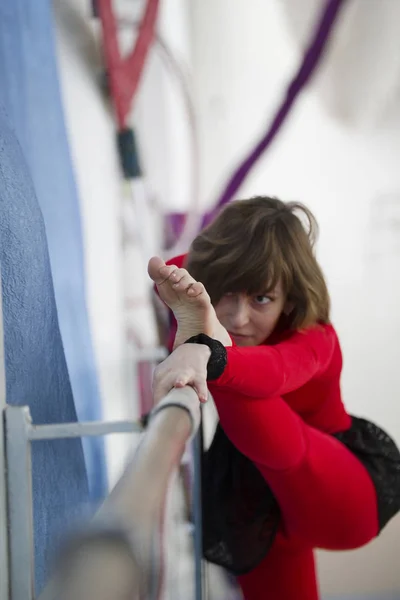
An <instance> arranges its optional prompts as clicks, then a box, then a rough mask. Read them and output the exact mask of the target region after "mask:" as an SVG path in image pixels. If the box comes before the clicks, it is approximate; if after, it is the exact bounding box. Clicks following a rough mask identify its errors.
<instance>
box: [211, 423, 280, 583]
mask: <svg viewBox="0 0 400 600" xmlns="http://www.w3.org/2000/svg"><path fill="white" fill-rule="evenodd" d="M202 503H203V555H204V558H205V559H206V560H208V561H210V562H212V563H214V564H217V565H219V566H221V567H224V568H225V569H228V570H229V571H231V572H232V573H233V574H234V575H241V574H243V573H247V572H248V571H251V570H252V569H253V568H254V567H255V566H257V564H259V563H260V562H261V560H262V559H263V558H264V557H265V556H266V554H267V552H268V550H269V549H270V547H271V545H272V543H273V541H274V538H275V535H276V532H277V530H278V527H279V522H280V513H279V507H278V503H277V501H276V500H275V497H274V495H273V493H272V491H271V490H270V488H269V486H268V485H267V483H266V482H265V480H264V478H263V477H262V475H261V474H260V472H259V471H258V469H257V468H256V467H255V466H254V464H253V463H252V462H251V461H250V460H249V459H248V458H246V457H245V456H244V455H243V454H242V453H241V452H239V450H237V449H236V448H235V446H234V445H233V444H232V443H231V442H230V440H229V439H228V438H227V436H226V435H225V433H224V431H223V429H222V427H221V426H220V425H219V424H218V426H217V430H216V432H215V435H214V438H213V441H212V443H211V446H210V448H209V449H208V450H207V451H206V452H204V454H203V461H202Z"/></svg>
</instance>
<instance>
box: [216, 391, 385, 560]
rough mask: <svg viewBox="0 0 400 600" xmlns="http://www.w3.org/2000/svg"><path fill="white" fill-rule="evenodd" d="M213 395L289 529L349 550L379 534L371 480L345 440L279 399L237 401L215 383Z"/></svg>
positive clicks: (320, 543) (323, 545)
mask: <svg viewBox="0 0 400 600" xmlns="http://www.w3.org/2000/svg"><path fill="white" fill-rule="evenodd" d="M213 396H214V400H215V404H216V406H217V410H218V413H219V417H220V420H221V425H222V427H223V428H224V430H225V432H226V434H227V435H228V437H229V438H230V439H231V441H232V443H233V444H234V445H235V446H236V447H237V448H238V449H239V450H240V451H241V452H242V453H243V454H245V455H246V456H248V457H249V458H250V459H251V460H252V461H254V463H255V464H256V465H257V467H258V468H259V470H260V471H261V473H262V474H263V476H264V477H265V479H266V481H267V482H268V484H269V485H270V487H271V489H272V490H273V492H274V494H275V496H276V498H277V500H278V503H279V505H280V508H281V511H282V517H283V522H284V527H285V530H286V533H287V534H288V535H289V536H295V537H299V538H301V539H302V540H303V541H304V543H306V544H307V545H308V546H310V547H319V548H325V549H331V550H345V549H352V548H357V547H359V546H361V545H364V544H366V543H367V542H369V541H370V540H371V539H373V538H374V537H375V536H376V535H377V533H378V511H377V500H376V493H375V488H374V485H373V483H372V480H371V478H370V477H369V475H368V472H367V470H366V469H365V467H364V466H363V465H362V464H361V463H360V461H359V460H358V459H357V458H356V457H355V456H354V455H353V454H352V453H351V452H350V451H349V450H348V449H347V448H346V447H345V446H344V445H343V444H341V443H340V442H339V441H337V440H336V439H335V438H333V437H332V436H330V435H328V434H324V433H322V432H320V431H317V430H316V429H314V428H312V427H310V426H308V425H306V424H305V423H304V422H303V421H302V419H300V417H299V416H298V415H297V414H296V413H294V412H293V411H292V410H291V409H290V407H289V406H288V405H287V404H286V402H285V401H284V400H283V399H282V398H271V399H266V400H265V401H263V400H260V399H256V400H252V399H251V398H246V399H245V400H244V399H242V398H241V399H239V398H238V399H237V401H235V400H236V398H235V397H232V395H231V394H229V396H230V397H228V396H226V397H224V394H223V393H222V391H221V390H217V389H216V390H214V391H213Z"/></svg>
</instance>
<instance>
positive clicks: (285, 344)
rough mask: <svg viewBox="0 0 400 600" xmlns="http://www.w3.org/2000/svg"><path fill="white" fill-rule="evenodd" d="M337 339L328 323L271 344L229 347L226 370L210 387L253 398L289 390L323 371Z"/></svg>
mask: <svg viewBox="0 0 400 600" xmlns="http://www.w3.org/2000/svg"><path fill="white" fill-rule="evenodd" d="M338 343H339V342H338V339H337V336H336V333H335V331H334V329H333V327H331V326H327V325H325V326H318V327H313V328H312V329H309V330H308V331H305V332H294V333H293V335H291V336H290V338H289V339H287V340H285V341H282V342H279V343H277V344H275V345H272V346H246V347H239V346H232V347H229V348H227V349H226V351H227V354H228V364H227V366H226V368H225V371H224V372H223V374H222V375H221V377H220V378H219V379H216V380H215V381H212V382H210V384H209V387H210V390H211V391H212V388H213V387H214V386H215V387H216V388H227V389H232V390H235V391H237V392H239V393H240V394H243V395H245V396H249V397H252V398H268V397H273V396H281V395H283V394H287V393H289V392H292V391H293V390H296V389H298V388H300V387H302V386H303V385H304V384H305V383H307V382H308V381H310V380H311V379H312V378H313V377H315V376H318V375H321V374H323V373H324V372H325V371H326V369H327V367H328V366H329V364H330V362H331V360H332V356H333V352H334V349H335V346H336V345H337V344H338Z"/></svg>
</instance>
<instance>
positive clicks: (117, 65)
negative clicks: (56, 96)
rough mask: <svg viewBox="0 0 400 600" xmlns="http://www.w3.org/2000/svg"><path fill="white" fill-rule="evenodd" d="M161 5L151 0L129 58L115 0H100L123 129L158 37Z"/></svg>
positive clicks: (104, 39) (111, 79)
mask: <svg viewBox="0 0 400 600" xmlns="http://www.w3.org/2000/svg"><path fill="white" fill-rule="evenodd" d="M158 8H159V0H147V2H146V8H145V12H144V16H143V20H142V22H141V25H140V29H139V33H138V37H137V40H136V43H135V46H134V48H133V50H132V52H131V53H130V54H129V55H128V56H127V57H126V58H122V57H121V53H120V48H119V43H118V36H117V23H116V19H115V15H114V11H113V7H112V0H98V10H99V16H100V19H101V24H102V28H103V42H104V53H105V60H106V64H107V69H108V75H109V79H110V88H111V95H112V97H113V100H114V106H115V111H116V117H117V121H118V127H119V130H120V131H121V130H123V129H124V128H125V126H126V121H127V118H128V114H129V112H130V111H131V109H132V104H133V100H134V97H135V94H136V92H137V87H138V84H139V81H140V77H141V75H142V72H143V67H144V64H145V62H146V58H147V55H148V52H149V50H150V47H151V44H152V42H153V39H154V33H155V25H156V19H157V13H158Z"/></svg>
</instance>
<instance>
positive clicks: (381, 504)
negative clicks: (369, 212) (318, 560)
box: [148, 197, 400, 600]
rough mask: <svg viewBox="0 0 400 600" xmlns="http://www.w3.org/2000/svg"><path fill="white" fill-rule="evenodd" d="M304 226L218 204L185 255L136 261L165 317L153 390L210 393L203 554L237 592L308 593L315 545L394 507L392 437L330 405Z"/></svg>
mask: <svg viewBox="0 0 400 600" xmlns="http://www.w3.org/2000/svg"><path fill="white" fill-rule="evenodd" d="M300 217H302V218H303V220H304V219H305V221H306V223H307V227H305V226H304V225H303V223H302V221H301V218H300ZM315 233H316V223H315V220H314V218H313V216H312V214H311V213H310V211H309V210H307V209H306V208H305V207H304V206H302V205H299V204H294V203H288V204H285V203H283V202H281V201H279V200H277V199H274V198H267V197H257V198H253V199H250V200H245V201H238V202H234V203H232V204H230V205H228V206H227V207H226V208H225V209H224V210H223V211H222V212H221V213H220V215H219V216H218V217H217V218H216V220H215V221H214V222H213V223H212V224H211V225H210V226H209V227H208V228H206V229H205V230H204V231H203V232H201V233H200V235H199V236H198V237H197V238H196V239H195V241H194V242H193V244H192V247H191V249H190V251H189V254H188V255H187V256H184V257H178V258H177V259H174V260H173V261H171V263H172V264H168V265H166V264H165V263H164V262H163V261H162V260H161V259H159V258H153V259H151V261H150V262H149V269H148V270H149V275H150V277H151V278H152V279H153V281H154V282H155V284H156V287H157V291H158V293H159V295H160V297H161V299H162V300H163V301H164V302H165V303H166V304H167V305H168V306H169V308H170V309H171V311H172V312H173V314H174V318H175V328H174V344H173V347H174V351H173V352H172V354H171V355H170V356H169V357H168V358H167V359H166V360H165V361H164V363H162V364H161V365H160V366H159V367H158V368H157V370H156V373H155V379H154V396H155V400H156V401H158V399H160V398H161V397H162V396H163V395H165V393H167V392H168V391H169V390H170V389H171V388H172V387H174V386H175V387H180V386H185V385H192V386H193V387H194V388H195V389H196V390H197V392H198V395H199V398H200V401H203V402H204V401H206V399H207V393H208V392H207V388H208V389H209V390H210V392H211V394H212V396H213V398H214V401H215V405H216V408H217V411H218V415H219V420H220V426H219V427H218V428H217V432H216V435H215V438H214V441H213V443H212V445H211V448H210V450H209V452H208V453H207V455H206V461H205V472H204V482H205V486H204V487H205V491H204V518H205V532H204V551H205V556H206V558H208V559H209V560H212V561H213V562H215V563H217V564H220V565H223V566H225V567H226V568H228V569H229V570H230V571H232V572H233V573H235V574H237V575H239V577H238V579H239V582H240V585H241V587H242V590H243V593H244V596H245V598H246V600H263V599H264V598H265V599H268V600H315V599H317V598H318V589H317V587H318V586H317V583H316V576H315V566H314V549H315V548H324V549H327V550H347V549H354V548H358V547H360V546H362V545H364V544H366V543H368V542H369V541H370V540H372V539H373V538H375V537H376V536H377V535H378V534H379V532H380V530H381V529H382V528H383V527H384V526H385V525H386V523H387V522H388V521H389V520H390V518H391V517H392V516H393V515H394V514H396V512H398V510H399V508H400V455H399V452H398V450H397V448H396V446H395V445H394V443H393V442H392V440H391V439H390V438H389V437H388V436H387V435H386V434H385V433H384V432H382V431H381V430H380V429H379V428H378V427H376V426H375V425H373V424H372V423H369V422H367V421H365V420H362V419H357V418H355V417H351V416H350V415H349V414H348V413H347V411H346V409H345V407H344V405H343V403H342V397H341V389H340V376H341V370H342V355H341V350H340V345H339V341H338V338H337V335H336V332H335V330H334V328H333V326H332V325H331V323H330V317H329V312H330V305H329V295H328V291H327V287H326V283H325V280H324V277H323V274H322V271H321V269H320V267H319V265H318V263H317V261H316V259H315V257H314V253H313V243H314V240H315ZM204 482H203V483H204Z"/></svg>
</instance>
